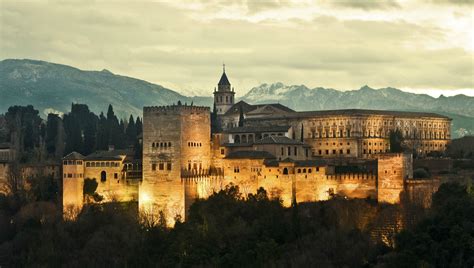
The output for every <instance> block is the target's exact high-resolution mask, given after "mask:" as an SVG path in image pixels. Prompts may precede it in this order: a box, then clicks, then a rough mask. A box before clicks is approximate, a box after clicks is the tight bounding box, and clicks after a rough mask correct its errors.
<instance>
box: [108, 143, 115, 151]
mask: <svg viewBox="0 0 474 268" xmlns="http://www.w3.org/2000/svg"><path fill="white" fill-rule="evenodd" d="M113 150H115V145H110V144H109V152H111V151H113Z"/></svg>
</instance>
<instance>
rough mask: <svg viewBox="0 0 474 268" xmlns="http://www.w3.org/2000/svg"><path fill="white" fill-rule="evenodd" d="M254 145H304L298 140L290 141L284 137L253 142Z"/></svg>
mask: <svg viewBox="0 0 474 268" xmlns="http://www.w3.org/2000/svg"><path fill="white" fill-rule="evenodd" d="M255 144H290V145H305V144H304V143H303V142H301V141H298V140H293V139H290V138H288V137H286V136H270V137H265V138H263V139H261V140H258V141H256V142H255Z"/></svg>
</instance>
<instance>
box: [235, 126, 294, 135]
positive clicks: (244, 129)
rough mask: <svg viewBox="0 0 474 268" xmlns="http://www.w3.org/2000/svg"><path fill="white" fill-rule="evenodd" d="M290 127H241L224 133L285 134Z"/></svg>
mask: <svg viewBox="0 0 474 268" xmlns="http://www.w3.org/2000/svg"><path fill="white" fill-rule="evenodd" d="M288 129H290V126H243V127H234V128H230V129H228V130H226V133H258V132H287V131H288Z"/></svg>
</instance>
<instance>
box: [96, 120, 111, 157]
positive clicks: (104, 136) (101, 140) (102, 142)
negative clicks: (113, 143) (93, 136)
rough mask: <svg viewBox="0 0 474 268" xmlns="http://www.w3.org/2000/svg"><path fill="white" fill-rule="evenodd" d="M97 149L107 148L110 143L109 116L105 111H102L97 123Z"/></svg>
mask: <svg viewBox="0 0 474 268" xmlns="http://www.w3.org/2000/svg"><path fill="white" fill-rule="evenodd" d="M96 144H97V146H96V148H97V150H106V149H107V147H108V145H109V131H108V128H107V118H105V116H104V113H100V115H99V120H98V124H97V143H96Z"/></svg>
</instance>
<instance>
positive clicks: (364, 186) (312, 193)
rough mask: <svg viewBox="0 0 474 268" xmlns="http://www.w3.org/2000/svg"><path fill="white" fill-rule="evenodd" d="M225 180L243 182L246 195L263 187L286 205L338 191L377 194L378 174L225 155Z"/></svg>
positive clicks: (357, 195) (323, 197) (324, 197)
mask: <svg viewBox="0 0 474 268" xmlns="http://www.w3.org/2000/svg"><path fill="white" fill-rule="evenodd" d="M224 163H225V164H224V174H225V176H224V183H225V184H229V183H233V184H236V185H238V186H239V188H240V191H241V192H242V194H243V195H244V196H246V195H248V194H249V193H255V192H256V191H257V189H258V188H259V187H263V188H264V189H265V190H266V191H267V193H268V195H269V197H271V198H280V199H281V200H282V201H283V205H284V206H290V205H291V203H292V201H293V200H296V202H314V201H320V200H327V199H329V197H330V195H332V194H337V195H342V196H346V197H349V198H377V185H376V183H377V176H376V175H374V174H369V173H348V174H334V169H333V168H332V167H327V166H308V167H296V166H295V165H294V163H292V162H288V163H286V162H280V163H279V165H278V166H265V165H264V163H263V160H261V159H225V161H224Z"/></svg>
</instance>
